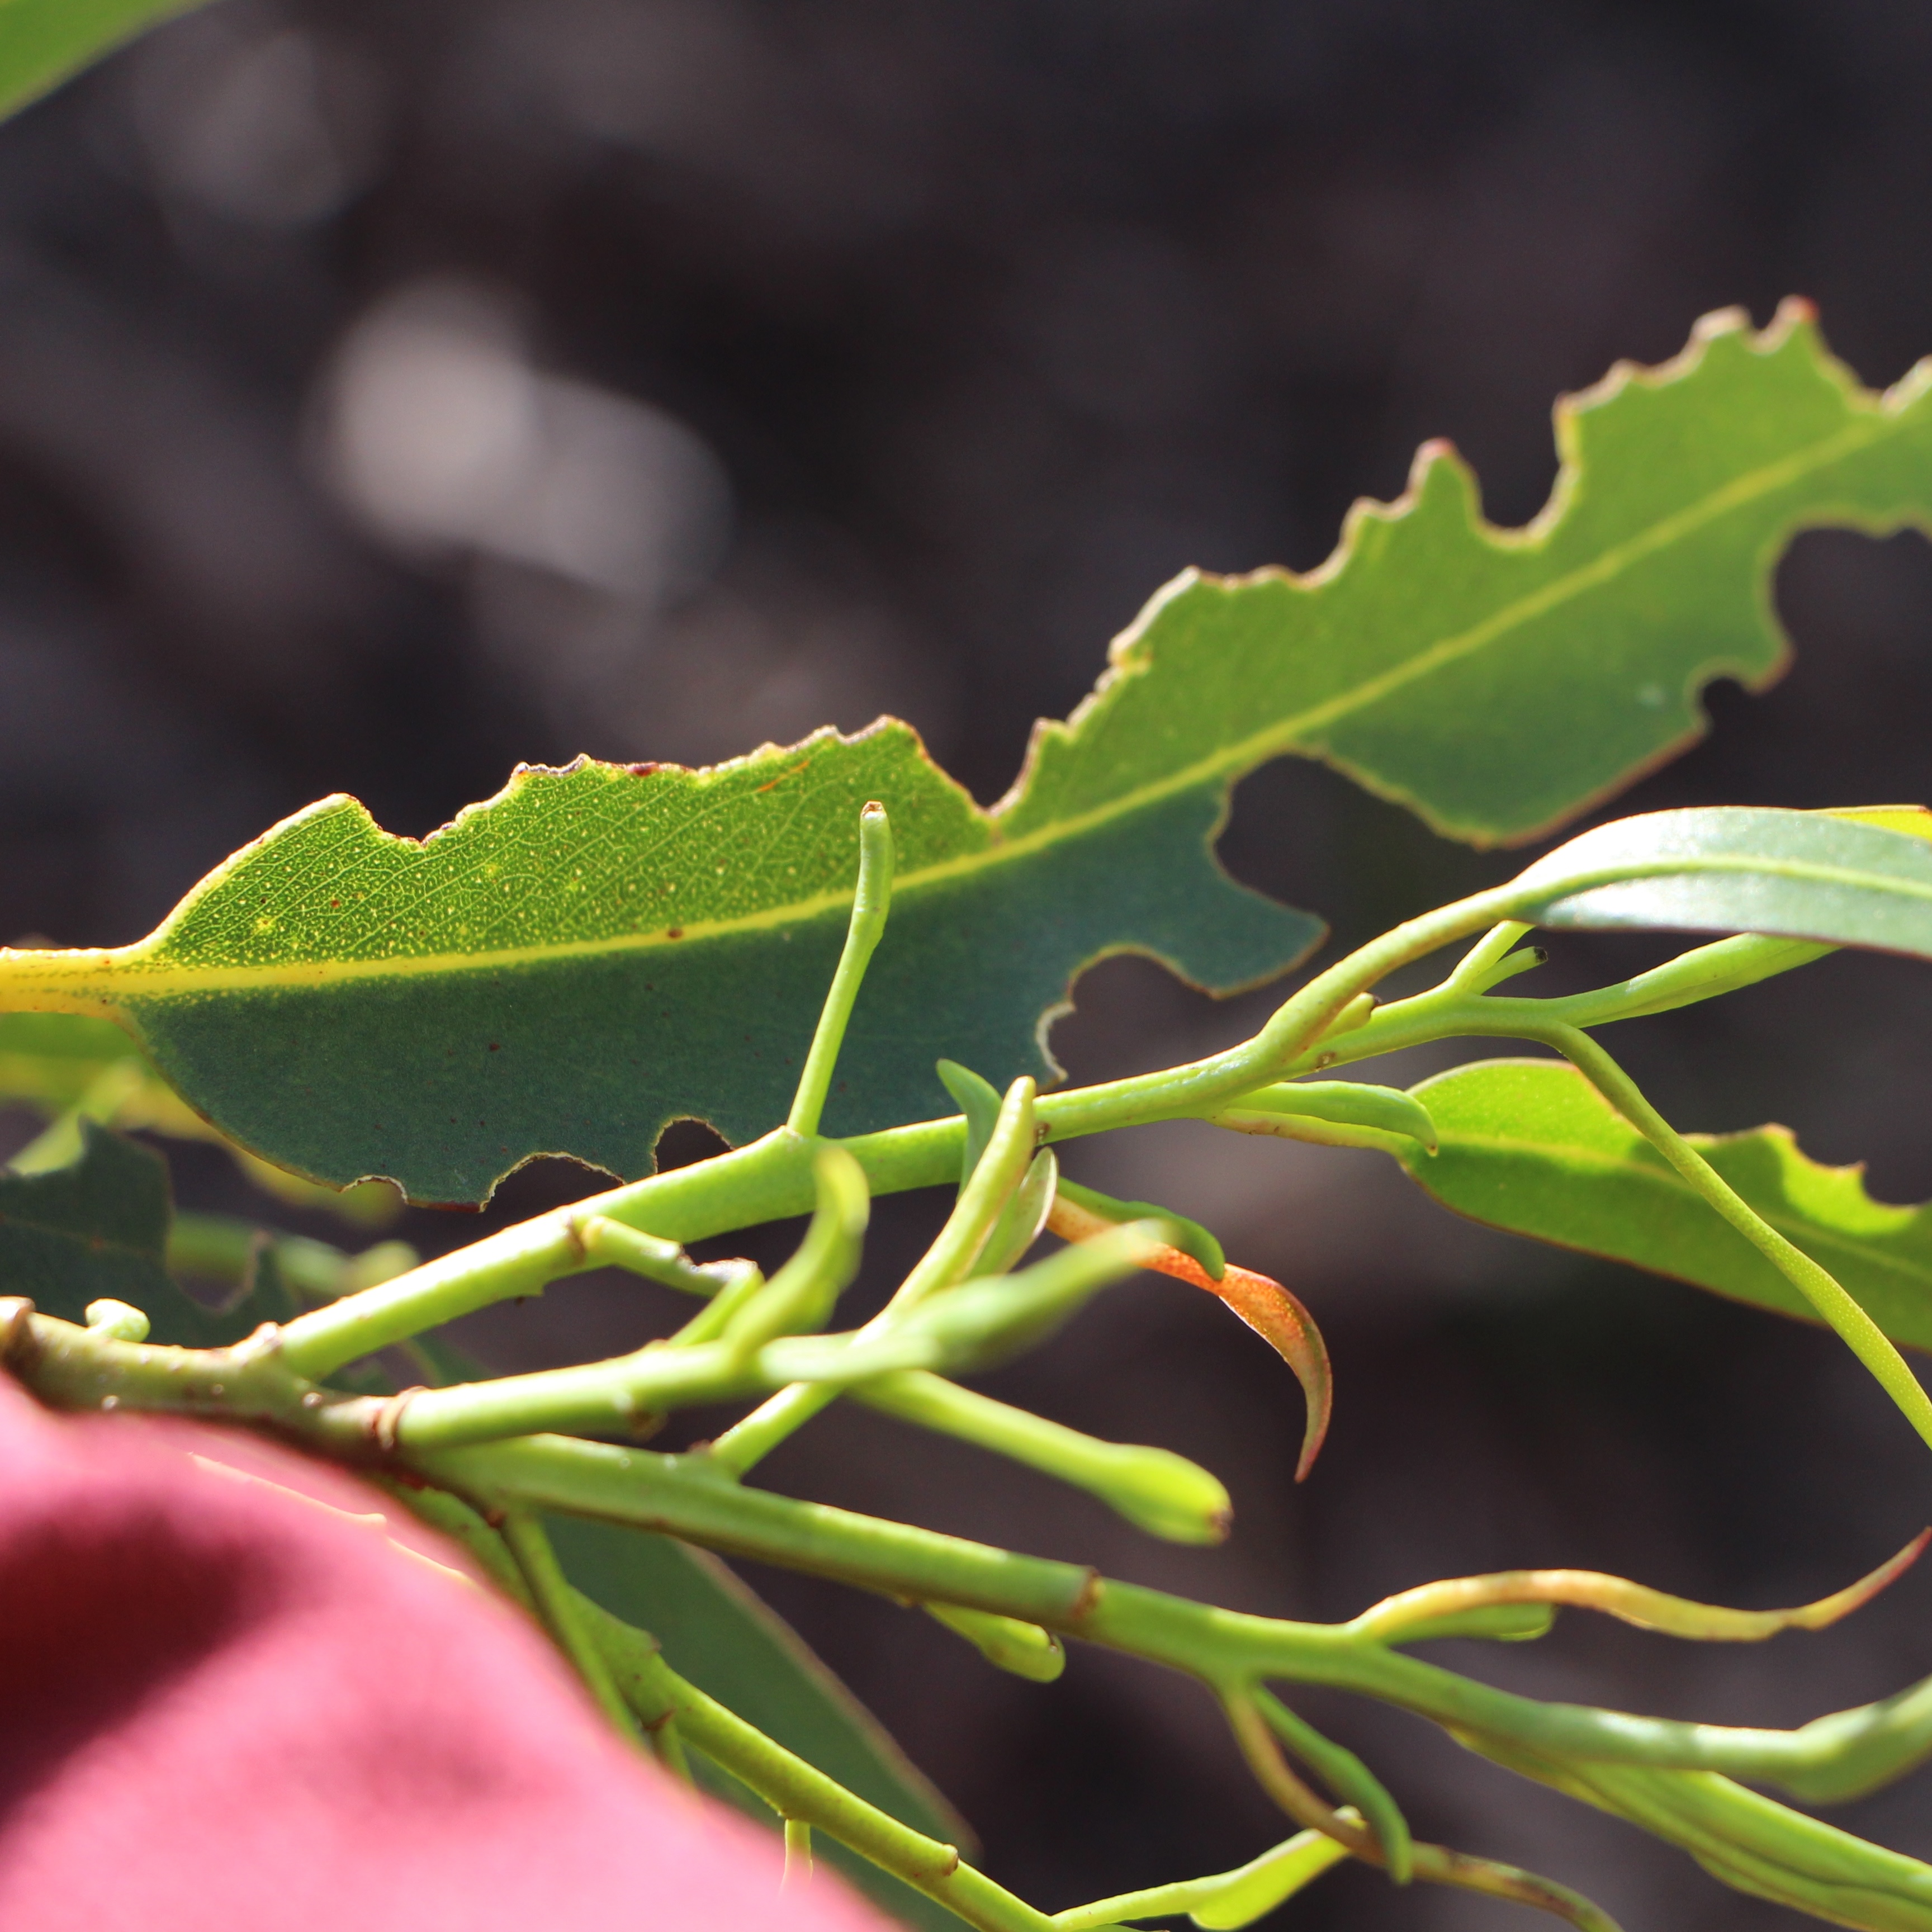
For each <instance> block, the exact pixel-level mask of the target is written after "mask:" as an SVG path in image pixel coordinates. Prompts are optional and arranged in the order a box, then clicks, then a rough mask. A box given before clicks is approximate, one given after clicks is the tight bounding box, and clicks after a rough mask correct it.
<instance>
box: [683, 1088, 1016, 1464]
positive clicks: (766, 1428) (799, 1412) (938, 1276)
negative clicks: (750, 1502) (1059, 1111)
mask: <svg viewBox="0 0 1932 1932" xmlns="http://www.w3.org/2000/svg"><path fill="white" fill-rule="evenodd" d="M1035 1131H1036V1130H1035V1125H1034V1083H1033V1082H1032V1081H1031V1080H1030V1079H1027V1078H1025V1076H1022V1077H1021V1078H1020V1079H1018V1080H1016V1081H1015V1082H1013V1086H1012V1087H1011V1088H1010V1090H1009V1091H1008V1092H1007V1097H1006V1099H1005V1100H1004V1102H1003V1103H1001V1108H1000V1114H999V1118H998V1121H996V1122H995V1125H994V1128H993V1132H992V1138H991V1139H989V1141H988V1142H987V1143H986V1152H985V1153H984V1154H982V1155H981V1156H980V1162H979V1165H978V1166H976V1167H975V1168H974V1170H973V1178H972V1179H971V1181H968V1183H967V1184H966V1185H965V1187H963V1188H962V1189H961V1190H960V1193H959V1201H958V1202H957V1203H956V1205H954V1208H953V1212H952V1213H951V1214H950V1215H948V1216H947V1220H946V1225H945V1226H944V1228H942V1229H941V1230H940V1232H939V1238H938V1240H937V1241H935V1242H934V1243H933V1244H932V1247H929V1248H928V1249H927V1250H926V1253H925V1254H924V1255H922V1256H921V1257H920V1259H919V1263H918V1265H917V1266H916V1267H915V1268H913V1271H912V1273H911V1274H909V1275H907V1277H906V1278H905V1280H904V1282H903V1283H901V1285H900V1286H899V1289H898V1292H897V1293H895V1295H893V1297H892V1300H891V1301H889V1302H888V1303H887V1304H886V1306H885V1307H883V1309H881V1310H880V1312H879V1313H877V1315H876V1316H874V1317H873V1318H872V1319H871V1321H870V1322H867V1323H866V1325H865V1327H864V1328H862V1329H860V1330H859V1333H858V1337H855V1340H867V1341H871V1340H877V1339H878V1338H879V1337H880V1336H882V1335H885V1334H889V1332H890V1331H891V1329H892V1325H893V1323H894V1322H895V1321H896V1320H897V1319H898V1318H899V1317H900V1316H902V1315H904V1313H906V1312H907V1311H908V1310H911V1309H913V1308H916V1307H918V1306H919V1304H920V1303H921V1302H922V1301H925V1300H926V1298H927V1297H928V1296H929V1295H932V1294H935V1292H938V1290H939V1289H942V1288H948V1287H950V1286H953V1284H954V1283H957V1282H959V1281H960V1280H962V1279H963V1278H964V1277H965V1275H966V1274H968V1271H970V1270H971V1268H972V1266H973V1263H974V1261H975V1259H977V1257H978V1256H979V1253H980V1250H981V1249H982V1248H983V1247H985V1245H986V1239H987V1237H988V1236H989V1235H990V1234H991V1233H992V1231H993V1226H994V1224H995V1223H996V1222H997V1221H998V1219H999V1217H1000V1214H1001V1210H1002V1209H1003V1208H1004V1207H1005V1206H1006V1204H1007V1199H1008V1197H1009V1196H1011V1194H1012V1193H1013V1190H1014V1189H1015V1188H1016V1187H1018V1186H1019V1182H1020V1178H1021V1176H1022V1175H1024V1174H1025V1172H1026V1169H1027V1165H1028V1163H1029V1162H1030V1161H1031V1160H1032V1159H1033V1156H1034V1144H1035ZM838 1394H839V1391H838V1389H837V1388H835V1387H833V1386H829V1385H824V1384H818V1383H809V1382H800V1383H796V1384H794V1385H793V1386H792V1387H791V1388H787V1389H782V1390H781V1391H779V1392H778V1394H776V1395H775V1396H773V1397H772V1398H771V1399H770V1400H769V1401H768V1402H766V1403H763V1405H761V1406H760V1407H759V1408H757V1409H754V1410H753V1411H752V1412H751V1414H750V1415H748V1416H746V1417H745V1419H744V1420H743V1421H742V1422H739V1423H736V1424H734V1425H733V1427H730V1428H729V1429H727V1430H726V1431H725V1432H724V1434H723V1435H722V1436H719V1437H718V1440H717V1441H716V1442H714V1443H712V1445H711V1451H710V1454H711V1458H712V1462H713V1463H715V1465H716V1466H717V1467H718V1468H719V1469H723V1470H724V1471H726V1472H728V1473H729V1474H730V1475H734V1476H742V1475H745V1472H747V1471H748V1470H749V1469H752V1468H753V1467H754V1466H755V1465H756V1464H757V1463H759V1462H760V1461H761V1460H763V1458H764V1457H766V1456H768V1455H769V1454H771V1452H772V1451H773V1450H774V1449H775V1448H777V1447H778V1445H779V1444H780V1443H781V1442H784V1440H785V1439H786V1438H787V1436H791V1435H792V1434H793V1433H795V1432H796V1431H797V1430H799V1429H802V1427H804V1426H805V1424H806V1423H808V1422H809V1421H811V1418H813V1417H814V1416H815V1415H819V1414H820V1412H823V1410H824V1409H827V1408H829V1406H831V1404H832V1403H833V1402H835V1401H836V1400H837V1399H838Z"/></svg>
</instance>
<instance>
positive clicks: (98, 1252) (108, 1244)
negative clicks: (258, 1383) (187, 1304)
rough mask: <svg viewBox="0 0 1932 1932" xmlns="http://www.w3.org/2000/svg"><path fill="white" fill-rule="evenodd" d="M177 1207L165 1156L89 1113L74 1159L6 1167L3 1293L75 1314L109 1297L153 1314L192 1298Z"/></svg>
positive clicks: (0, 1187) (0, 1203)
mask: <svg viewBox="0 0 1932 1932" xmlns="http://www.w3.org/2000/svg"><path fill="white" fill-rule="evenodd" d="M171 1211H172V1210H171V1206H170V1202H169V1192H168V1170H167V1167H166V1163H164V1162H163V1160H161V1157H160V1156H159V1155H158V1154H154V1153H153V1152H152V1151H150V1150H149V1149H148V1148H143V1147H136V1145H134V1143H133V1142H132V1141H124V1140H123V1139H121V1137H120V1136H119V1135H118V1134H115V1133H109V1132H108V1131H107V1130H106V1129H105V1128H103V1127H96V1126H95V1124H93V1123H92V1121H88V1122H86V1123H85V1124H84V1125H83V1128H82V1130H81V1137H80V1152H79V1155H78V1157H77V1158H76V1159H75V1160H73V1161H71V1163H69V1164H68V1166H65V1167H58V1168H53V1169H49V1170H48V1171H47V1172H43V1173H39V1174H17V1173H14V1172H12V1171H10V1170H0V1295H26V1297H27V1298H28V1299H29V1300H30V1301H32V1302H33V1304H34V1306H35V1307H37V1308H39V1309H41V1310H43V1311H44V1312H45V1313H47V1314H49V1315H57V1316H59V1317H60V1318H61V1319H62V1320H63V1321H67V1322H80V1321H82V1320H83V1319H85V1310H86V1307H87V1304H89V1302H90V1301H101V1300H112V1301H125V1302H127V1303H130V1304H132V1305H133V1307H136V1308H139V1309H142V1310H146V1311H148V1313H150V1315H151V1314H152V1313H153V1311H154V1310H155V1309H157V1308H166V1307H167V1306H168V1304H169V1303H170V1302H171V1301H180V1300H181V1299H182V1297H181V1293H180V1291H179V1290H178V1289H176V1288H175V1285H174V1283H172V1281H171V1280H169V1278H168V1272H167V1267H166V1259H165V1256H166V1250H167V1239H168V1220H169V1214H170V1213H171ZM159 1339H161V1340H167V1339H170V1338H168V1337H160V1338H159Z"/></svg>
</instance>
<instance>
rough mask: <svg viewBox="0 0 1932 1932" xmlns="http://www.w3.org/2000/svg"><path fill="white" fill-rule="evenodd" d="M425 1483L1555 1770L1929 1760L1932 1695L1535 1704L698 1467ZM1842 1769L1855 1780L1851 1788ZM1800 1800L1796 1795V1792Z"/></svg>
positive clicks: (1772, 1774)
mask: <svg viewBox="0 0 1932 1932" xmlns="http://www.w3.org/2000/svg"><path fill="white" fill-rule="evenodd" d="M409 1460H410V1463H411V1464H412V1465H413V1466H414V1467H415V1468H416V1470H417V1471H418V1472H419V1473H420V1474H421V1475H423V1476H425V1477H426V1478H428V1479H429V1480H430V1481H431V1482H433V1483H435V1484H438V1485H440V1486H444V1487H449V1488H452V1489H454V1490H456V1491H458V1493H461V1494H465V1495H481V1496H491V1497H496V1498H502V1499H511V1500H521V1501H523V1502H526V1503H528V1504H530V1505H534V1506H538V1507H541V1508H545V1509H555V1510H559V1511H563V1512H565V1513H566V1514H577V1515H582V1516H588V1517H598V1518H601V1519H603V1520H608V1521H611V1522H617V1523H631V1524H634V1525H635V1526H638V1527H640V1528H643V1529H653V1530H658V1531H661V1532H664V1533H665V1534H667V1535H672V1536H675V1537H677V1538H681V1539H682V1541H686V1542H689V1543H695V1544H700V1545H702V1546H703V1547H706V1548H708V1549H712V1550H718V1551H719V1552H721V1553H723V1554H724V1555H726V1556H742V1557H748V1558H751V1559H754V1560H756V1561H758V1562H766V1563H772V1564H775V1565H778V1566H779V1567H781V1568H790V1569H798V1570H804V1571H810V1572H811V1573H812V1574H814V1575H818V1576H822V1577H832V1578H834V1579H835V1580H839V1581H841V1582H844V1583H852V1584H856V1585H857V1586H859V1587H861V1588H862V1589H871V1590H874V1591H877V1592H880V1594H882V1595H886V1596H889V1597H894V1598H899V1599H901V1600H905V1599H910V1600H911V1601H916V1602H922V1603H923V1602H928V1601H934V1602H941V1603H955V1604H967V1605H968V1606H970V1607H973V1608H974V1609H978V1610H990V1611H992V1612H993V1613H995V1614H996V1615H998V1616H1008V1617H1012V1618H1014V1619H1017V1620H1018V1621H1019V1622H1023V1623H1032V1624H1038V1625H1040V1626H1041V1627H1042V1628H1045V1629H1048V1630H1052V1631H1057V1632H1058V1633H1059V1634H1061V1635H1062V1636H1064V1637H1079V1638H1082V1639H1083V1640H1085V1641H1088V1642H1089V1643H1099V1644H1102V1645H1104V1646H1106V1647H1108V1648H1109V1649H1115V1650H1119V1651H1122V1652H1127V1653H1128V1654H1130V1655H1134V1656H1136V1657H1139V1658H1144V1659H1145V1660H1146V1661H1148V1662H1150V1663H1154V1664H1164V1665H1166V1666H1167V1667H1169V1668H1171V1669H1173V1670H1179V1671H1181V1672H1184V1673H1186V1674H1187V1675H1188V1676H1193V1677H1195V1678H1196V1679H1199V1680H1201V1681H1202V1682H1205V1683H1207V1684H1208V1685H1214V1686H1219V1685H1226V1684H1229V1683H1247V1682H1256V1681H1258V1680H1262V1679H1283V1680H1285V1681H1288V1682H1300V1683H1307V1684H1323V1685H1329V1686H1331V1687H1332V1688H1335V1689H1337V1690H1343V1691H1353V1692H1356V1693H1358V1694H1361V1695H1364V1696H1367V1697H1375V1698H1378V1699H1379V1700H1382V1702H1384V1703H1390V1704H1394V1705H1397V1706H1400V1707H1401V1708H1402V1709H1406V1710H1408V1711H1411V1712H1414V1713H1415V1715H1418V1717H1423V1718H1429V1719H1430V1720H1432V1721H1434V1722H1435V1723H1437V1724H1441V1725H1442V1726H1443V1727H1445V1728H1446V1729H1448V1730H1452V1731H1454V1732H1457V1733H1459V1734H1460V1733H1466V1732H1473V1733H1481V1734H1483V1735H1484V1736H1489V1737H1493V1738H1496V1739H1509V1740H1513V1741H1514V1742H1517V1743H1519V1744H1521V1745H1524V1746H1526V1747H1527V1748H1531V1749H1533V1750H1536V1751H1543V1752H1545V1753H1547V1754H1555V1755H1559V1756H1563V1757H1575V1758H1583V1759H1595V1760H1601V1761H1602V1762H1604V1763H1626V1764H1651V1765H1656V1766H1667V1767H1674V1768H1680V1769H1698V1770H1709V1771H1718V1772H1724V1773H1726V1774H1727V1775H1731V1776H1734V1777H1739V1778H1753V1779H1762V1780H1765V1781H1771V1782H1775V1783H1778V1784H1782V1785H1784V1786H1785V1787H1786V1788H1787V1789H1789V1790H1794V1791H1801V1787H1805V1785H1806V1784H1807V1781H1811V1780H1817V1781H1819V1787H1818V1788H1819V1790H1820V1795H1821V1796H1828V1795H1829V1796H1844V1795H1847V1794H1849V1793H1852V1792H1855V1791H1861V1790H1870V1789H1873V1788H1874V1787H1876V1785H1878V1784H1880V1783H1882V1782H1884V1781H1885V1780H1886V1779H1888V1778H1891V1777H1895V1776H1897V1775H1898V1774H1899V1773H1900V1772H1902V1771H1903V1770H1906V1769H1909V1768H1910V1767H1911V1766H1913V1765H1915V1764H1916V1763H1919V1762H1921V1760H1923V1759H1924V1757H1926V1756H1927V1755H1928V1754H1932V1682H1928V1683H1927V1685H1924V1686H1921V1687H1920V1688H1918V1689H1917V1690H1915V1691H1909V1692H1906V1693H1905V1694H1902V1695H1901V1696H1900V1697H1896V1698H1893V1699H1889V1700H1885V1701H1884V1702H1882V1703H1877V1704H1873V1705H1868V1706H1862V1707H1861V1708H1860V1709H1857V1710H1855V1711H1846V1712H1837V1713H1835V1714H1833V1715H1831V1716H1829V1717H1826V1718H1820V1719H1819V1720H1817V1722H1816V1723H1815V1724H1811V1725H1808V1726H1806V1727H1804V1728H1802V1729H1801V1730H1796V1731H1774V1730H1748V1729H1743V1728H1733V1727H1728V1726H1722V1725H1712V1724H1687V1723H1683V1722H1681V1721H1677V1720H1675V1719H1670V1718H1644V1717H1639V1716H1635V1715H1631V1714H1629V1713H1626V1712H1616V1711H1598V1710H1593V1709H1589V1708H1586V1707H1584V1706H1577V1705H1569V1704H1545V1703H1538V1702H1537V1701H1536V1700H1534V1699H1532V1698H1527V1697H1519V1696H1517V1695H1516V1694H1514V1692H1511V1691H1499V1690H1496V1689H1493V1688H1491V1687H1490V1686H1489V1685H1484V1684H1481V1683H1478V1682H1475V1681H1474V1680H1473V1679H1469V1678H1466V1677H1461V1676H1457V1674H1455V1673H1454V1672H1451V1671H1447V1670H1442V1669H1441V1668H1439V1667H1438V1666H1436V1665H1434V1664H1427V1663H1425V1662H1424V1661H1421V1659H1419V1658H1412V1657H1408V1656H1406V1655H1403V1654H1402V1653H1401V1652H1399V1651H1396V1650H1392V1649H1386V1648H1385V1647H1384V1646H1382V1645H1380V1644H1379V1643H1375V1642H1373V1640H1364V1639H1362V1638H1361V1637H1358V1636H1357V1635H1355V1634H1353V1633H1352V1632H1350V1631H1349V1629H1348V1628H1347V1627H1346V1625H1326V1624H1303V1623H1294V1622H1287V1621H1286V1620H1283V1619H1274V1618H1268V1617H1258V1616H1247V1615H1244V1614H1243V1613H1239V1612H1236V1611H1232V1610H1220V1609H1217V1608H1215V1607H1212V1606H1211V1605H1207V1604H1196V1603H1191V1602H1190V1601H1187V1599H1185V1598H1179V1597H1174V1596H1169V1595H1166V1594H1165V1593H1164V1592H1160V1591H1157V1590H1149V1589H1142V1588H1141V1587H1139V1586H1136V1585H1133V1584H1129V1583H1117V1582H1114V1581H1112V1580H1103V1578H1101V1577H1099V1576H1098V1575H1097V1574H1096V1573H1095V1572H1094V1571H1091V1570H1088V1569H1084V1568H1080V1567H1079V1566H1078V1565H1073V1564H1070V1563H1061V1562H1052V1561H1050V1560H1049V1559H1044V1558H1040V1557H1033V1556H1020V1555H1017V1554H1016V1553H1013V1552H1012V1551H1010V1550H998V1549H994V1548H991V1547H988V1546H987V1545H986V1544H976V1543H970V1542H967V1541H964V1540H962V1539H961V1538H956V1537H949V1536H942V1535H938V1533H936V1532H933V1531H931V1530H926V1529H916V1528H914V1527H913V1526H910V1525H907V1524H904V1523H886V1522H883V1521H880V1520H877V1519H876V1518H873V1517H864V1516H858V1515H855V1514H852V1513H851V1512H850V1511H844V1510H838V1509H834V1508H830V1507H829V1506H828V1505H823V1504H818V1503H804V1502H794V1501H793V1500H791V1499H789V1498H786V1497H781V1496H772V1495H770V1494H769V1493H766V1492H763V1491H760V1490H747V1489H742V1488H740V1487H738V1486H737V1485H736V1484H733V1483H730V1482H726V1481H721V1480H719V1478H718V1475H717V1473H716V1472H715V1471H714V1470H712V1469H709V1467H708V1466H706V1461H705V1459H704V1458H703V1457H672V1456H661V1455H658V1454H653V1453H652V1452H651V1451H646V1450H639V1449H619V1448H613V1447H611V1446H610V1445H604V1444H599V1443H585V1442H569V1441H566V1440H565V1439H562V1438H560V1437H544V1438H537V1439H526V1440H523V1441H520V1442H502V1443H493V1444H490V1445H487V1446H484V1447H481V1448H473V1449H462V1450H455V1451H443V1452H440V1453H438V1454H431V1455H421V1456H414V1457H410V1459H409ZM1854 1765H1855V1766H1856V1775H1855V1778H1854V1777H1852V1776H1849V1775H1845V1774H1849V1772H1850V1771H1851V1769H1852V1766H1854ZM1801 1795H1802V1791H1801Z"/></svg>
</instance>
